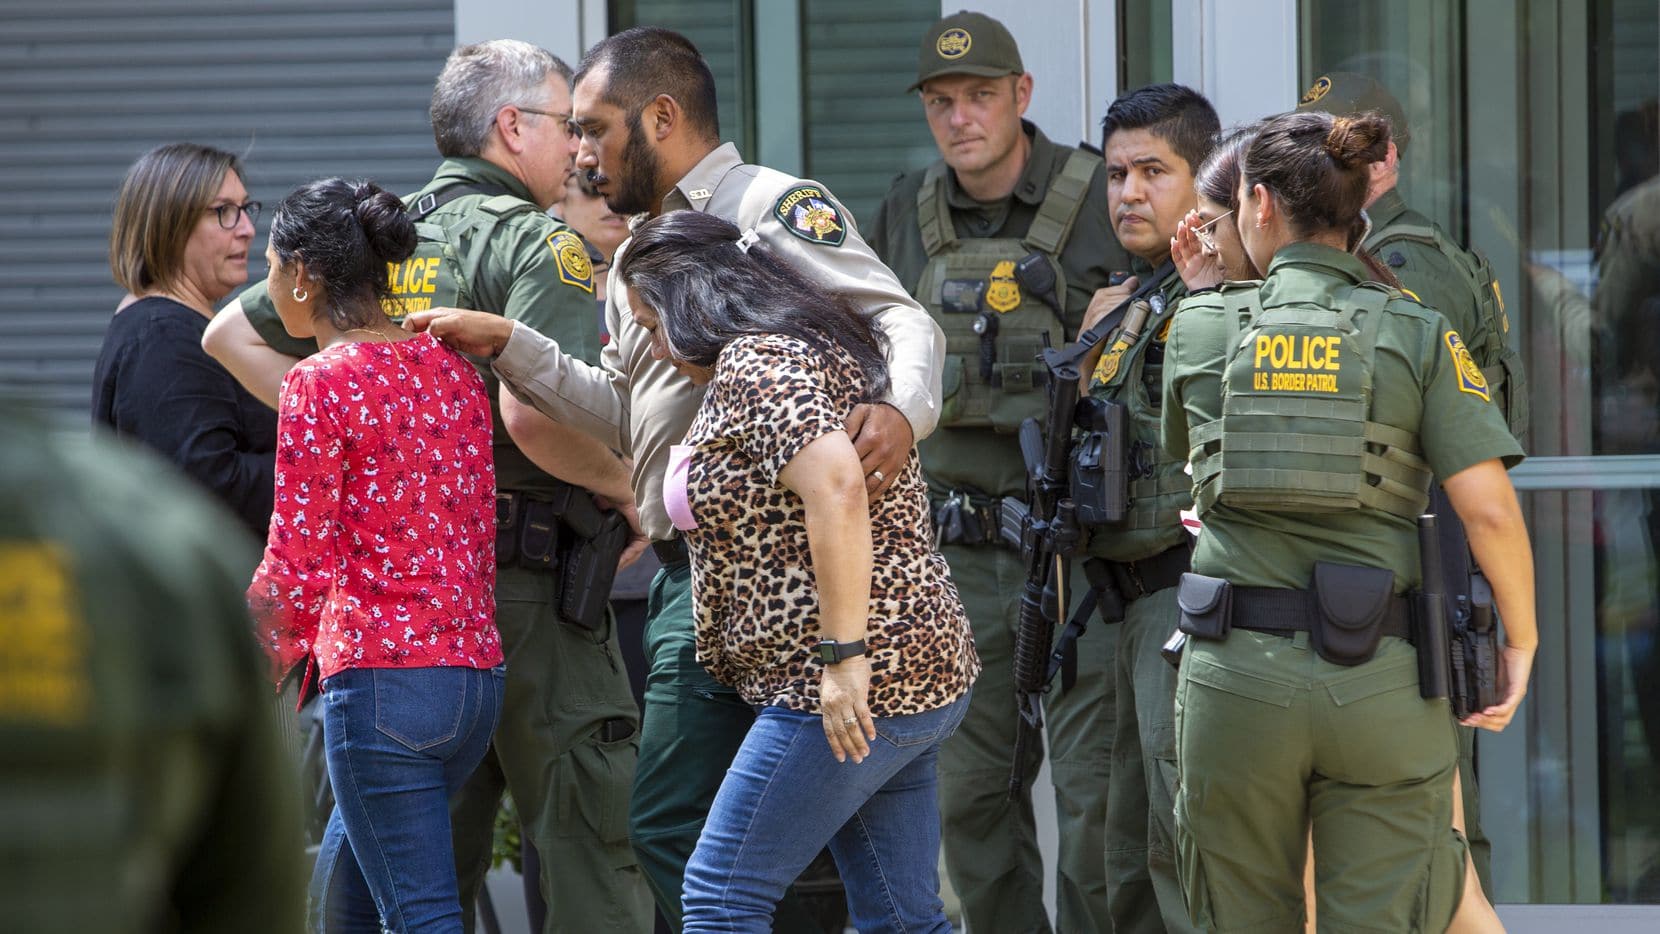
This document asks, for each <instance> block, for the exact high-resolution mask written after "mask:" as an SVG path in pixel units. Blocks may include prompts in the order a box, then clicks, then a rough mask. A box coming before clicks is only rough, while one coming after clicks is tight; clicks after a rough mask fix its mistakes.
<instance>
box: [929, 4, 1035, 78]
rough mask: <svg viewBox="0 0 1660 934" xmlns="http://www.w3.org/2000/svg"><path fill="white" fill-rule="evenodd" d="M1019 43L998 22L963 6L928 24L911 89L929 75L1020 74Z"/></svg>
mask: <svg viewBox="0 0 1660 934" xmlns="http://www.w3.org/2000/svg"><path fill="white" fill-rule="evenodd" d="M1025 73H1026V66H1025V65H1022V64H1021V63H1020V47H1019V46H1017V45H1015V44H1014V36H1011V35H1009V31H1008V30H1007V29H1005V28H1004V26H1003V24H1002V23H999V22H998V21H997V20H994V19H992V18H991V17H989V16H987V15H986V14H984V13H970V12H969V11H967V10H963V11H961V12H959V13H953V14H952V15H950V16H947V17H946V18H944V19H942V20H940V21H939V22H937V23H935V24H934V25H933V26H931V27H929V28H928V32H927V33H926V34H924V35H923V37H922V48H921V49H920V50H919V51H918V52H917V63H916V83H915V84H913V85H911V86H910V87H909V88H906V90H907V91H915V90H916V89H917V88H920V87H922V84H923V82H925V81H927V80H928V79H929V78H937V77H939V76H941V75H978V76H980V77H982V78H997V77H1000V76H1002V75H1023V74H1025Z"/></svg>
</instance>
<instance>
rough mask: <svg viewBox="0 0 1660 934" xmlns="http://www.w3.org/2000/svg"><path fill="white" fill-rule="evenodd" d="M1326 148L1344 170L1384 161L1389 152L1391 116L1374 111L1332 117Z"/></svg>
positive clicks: (1328, 153)
mask: <svg viewBox="0 0 1660 934" xmlns="http://www.w3.org/2000/svg"><path fill="white" fill-rule="evenodd" d="M1325 149H1326V154H1327V155H1329V156H1331V157H1332V160H1333V161H1335V162H1336V163H1337V164H1338V165H1340V166H1342V167H1343V168H1345V169H1352V168H1354V167H1356V166H1357V165H1360V164H1363V163H1369V162H1382V161H1383V160H1384V159H1385V158H1387V157H1388V155H1389V118H1388V117H1385V116H1384V115H1383V114H1380V113H1378V112H1377V111H1375V110H1373V111H1368V112H1366V113H1363V114H1356V115H1354V116H1352V117H1333V118H1332V121H1331V131H1330V132H1328V133H1327V134H1326V142H1325Z"/></svg>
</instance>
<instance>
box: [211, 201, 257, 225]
mask: <svg viewBox="0 0 1660 934" xmlns="http://www.w3.org/2000/svg"><path fill="white" fill-rule="evenodd" d="M262 207H264V205H262V204H260V203H259V202H258V201H246V202H243V203H242V204H215V205H213V206H211V207H208V208H205V209H204V210H208V211H212V212H213V213H215V214H217V215H219V226H221V227H223V228H225V229H226V230H235V229H236V222H237V221H238V220H241V219H242V215H244V214H246V215H248V223H250V224H258V223H259V209H260V208H262Z"/></svg>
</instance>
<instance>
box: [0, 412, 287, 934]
mask: <svg viewBox="0 0 1660 934" xmlns="http://www.w3.org/2000/svg"><path fill="white" fill-rule="evenodd" d="M257 560H258V551H257V549H255V547H254V542H253V541H252V540H251V539H250V538H248V535H247V532H246V531H244V529H243V528H242V526H241V524H240V523H238V522H237V521H235V520H234V519H233V518H232V517H231V515H230V514H229V513H228V512H226V511H225V510H224V509H223V508H221V507H220V506H218V505H217V504H216V503H212V502H209V501H208V499H207V498H206V497H204V496H202V495H201V494H200V493H199V492H198V491H197V490H196V489H195V488H194V484H190V483H187V482H186V481H185V480H184V478H183V476H182V475H181V474H178V473H177V472H176V471H175V470H173V469H172V468H171V467H169V466H167V465H165V464H163V463H162V462H161V461H159V460H157V459H156V458H154V457H153V456H152V455H151V454H149V453H148V452H146V451H141V450H140V449H139V448H138V447H137V446H134V445H128V444H126V443H121V442H116V441H114V440H113V439H109V438H107V437H106V436H103V435H102V434H98V435H97V436H96V437H94V438H90V439H89V438H87V437H85V436H84V432H82V433H81V436H80V437H75V436H69V435H54V434H50V433H48V431H47V430H46V429H45V428H44V426H42V425H40V424H37V423H35V422H34V421H32V420H31V419H30V418H28V417H26V416H20V415H19V413H17V412H15V411H7V410H5V409H4V407H3V406H0V749H4V750H5V751H4V752H0V810H3V811H4V815H3V817H0V865H4V866H5V871H4V872H0V905H3V906H4V915H5V922H4V923H3V924H0V927H4V928H6V929H7V930H17V931H30V932H43V934H53V932H60V931H61V932H80V931H102V932H125V931H132V932H140V931H200V932H210V931H239V932H242V931H245V932H272V934H277V932H287V931H296V930H299V927H300V912H301V909H302V907H303V905H304V898H305V896H304V875H303V873H304V867H305V861H304V855H303V850H302V845H303V844H302V841H301V836H300V816H299V809H298V804H299V800H300V799H299V793H298V791H297V790H296V789H295V788H294V783H293V779H292V775H291V769H292V763H291V762H290V761H289V760H288V756H287V755H286V753H285V751H284V749H283V746H282V743H281V742H280V740H279V739H278V737H277V733H276V726H275V724H276V719H275V717H274V715H273V706H272V705H273V699H272V696H271V693H270V688H269V686H268V685H267V684H266V682H265V680H264V678H263V677H261V670H262V666H261V664H260V662H259V659H258V655H259V653H258V651H257V649H256V648H255V645H254V640H253V635H252V623H251V622H250V621H249V619H248V611H247V606H246V604H245V603H244V601H243V596H242V593H243V589H244V588H245V587H246V586H247V582H248V579H249V577H250V575H251V574H252V572H253V567H254V564H255V563H256V562H257Z"/></svg>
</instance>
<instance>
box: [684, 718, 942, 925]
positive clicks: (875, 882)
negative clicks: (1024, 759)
mask: <svg viewBox="0 0 1660 934" xmlns="http://www.w3.org/2000/svg"><path fill="white" fill-rule="evenodd" d="M967 710H968V695H966V694H965V695H963V696H962V697H960V698H958V699H957V700H955V701H953V702H952V703H950V704H947V705H946V706H944V707H941V708H938V709H936V710H930V711H927V712H926V713H919V714H911V715H909V716H903V717H883V718H880V719H878V720H877V721H876V732H877V737H876V741H875V742H874V743H871V744H870V755H869V756H866V757H865V761H864V762H862V763H858V764H855V763H854V762H853V760H852V758H849V759H848V760H847V761H846V762H837V761H836V759H835V757H834V756H832V755H831V754H830V744H829V742H828V741H827V740H826V739H825V738H824V727H823V722H822V718H820V717H819V715H818V714H812V713H802V712H800V711H795V710H786V709H784V708H781V707H765V708H762V710H761V711H760V714H759V715H758V716H757V717H756V718H755V725H754V726H753V727H751V728H750V730H749V735H748V736H746V737H745V738H744V742H743V745H742V746H741V747H740V748H739V749H738V755H737V757H736V758H735V759H733V760H732V768H731V769H730V770H729V771H728V772H727V773H726V780H725V781H723V782H722V783H721V787H720V792H719V793H718V794H716V795H715V804H714V807H713V809H712V810H711V811H710V813H709V819H708V821H707V822H706V823H705V824H704V825H703V834H702V836H700V837H699V838H698V841H697V849H696V850H695V851H694V852H693V853H692V859H691V862H689V863H687V864H686V882H685V888H684V889H683V890H682V893H681V902H682V904H683V906H684V908H685V934H694V932H698V931H742V932H755V934H766V932H769V931H771V930H772V912H773V907H774V906H775V905H776V904H777V903H778V899H779V898H780V897H781V896H782V895H783V894H784V889H785V887H786V886H788V885H789V884H790V883H791V882H793V881H795V879H796V877H797V876H799V875H801V871H802V870H803V869H806V868H807V864H808V863H809V862H811V861H812V859H813V857H814V856H816V855H818V852H819V851H820V850H822V849H823V848H824V846H825V844H827V843H828V844H829V846H830V852H831V854H832V855H834V856H835V858H836V868H837V869H839V870H840V871H841V877H842V882H843V883H844V884H845V885H846V887H847V900H848V907H849V908H851V909H852V913H853V924H854V926H855V927H857V928H858V929H859V930H860V931H861V932H863V934H876V932H882V931H894V932H941V931H944V932H949V931H950V930H951V925H950V924H949V923H948V922H947V921H946V920H945V906H944V904H943V903H941V902H940V898H939V868H938V867H939V847H940V820H939V802H938V798H937V784H938V780H937V777H936V775H935V766H936V765H937V763H938V760H939V747H940V743H941V741H943V740H944V739H945V738H946V737H948V736H950V735H951V733H952V732H953V731H954V730H956V729H957V724H958V723H960V722H962V719H963V713H964V712H966V711H967Z"/></svg>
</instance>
